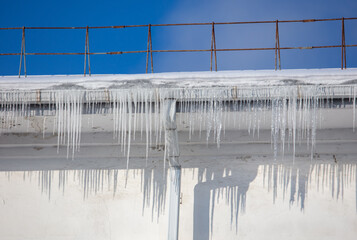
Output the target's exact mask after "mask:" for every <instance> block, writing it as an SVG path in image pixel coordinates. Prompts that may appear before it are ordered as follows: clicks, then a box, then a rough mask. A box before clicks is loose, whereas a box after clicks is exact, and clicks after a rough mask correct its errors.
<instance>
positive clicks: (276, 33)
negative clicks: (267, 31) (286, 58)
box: [275, 20, 281, 71]
mask: <svg viewBox="0 0 357 240" xmlns="http://www.w3.org/2000/svg"><path fill="white" fill-rule="evenodd" d="M278 56H279V70H281V62H280V40H279V20H276V21H275V71H276V70H277V65H278V64H277V61H278Z"/></svg>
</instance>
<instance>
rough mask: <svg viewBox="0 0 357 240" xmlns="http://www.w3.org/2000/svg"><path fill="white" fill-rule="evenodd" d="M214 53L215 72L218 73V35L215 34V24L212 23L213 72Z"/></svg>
mask: <svg viewBox="0 0 357 240" xmlns="http://www.w3.org/2000/svg"><path fill="white" fill-rule="evenodd" d="M213 53H214V64H215V65H214V70H215V71H216V72H217V51H216V34H215V32H214V22H212V36H211V72H212V65H213V64H212V63H213Z"/></svg>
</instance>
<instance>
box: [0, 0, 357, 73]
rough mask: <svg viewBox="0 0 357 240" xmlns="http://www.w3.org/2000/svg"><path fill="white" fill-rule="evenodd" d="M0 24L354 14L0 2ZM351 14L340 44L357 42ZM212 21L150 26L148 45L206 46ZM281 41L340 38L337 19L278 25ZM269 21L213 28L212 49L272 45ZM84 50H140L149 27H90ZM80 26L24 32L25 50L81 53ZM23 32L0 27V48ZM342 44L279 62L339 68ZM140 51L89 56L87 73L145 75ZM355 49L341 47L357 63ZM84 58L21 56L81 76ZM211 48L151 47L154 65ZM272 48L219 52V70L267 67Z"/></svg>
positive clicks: (332, 4)
mask: <svg viewBox="0 0 357 240" xmlns="http://www.w3.org/2000/svg"><path fill="white" fill-rule="evenodd" d="M0 4H1V6H0V26H1V27H21V26H87V25H89V26H102V25H132V24H148V23H151V24H155V23H186V22H212V21H215V22H222V21H254V20H275V19H279V20H287V19H307V18H339V17H357V1H355V0H339V1H332V0H315V1H314V0H310V1H309V0H300V1H296V0H295V1H293V0H274V1H266V0H220V1H218V0H216V1H214V0H206V1H197V0H190V1H189V0H181V1H159V0H156V1H105V0H102V1H93V0H88V1H69V0H62V1H48V0H47V1H42V0H41V1H38V0H33V1H24V0H22V1H19V0H12V1H4V0H3V1H2V2H1V3H0ZM356 29H357V20H355V21H347V22H346V43H347V44H357V31H356ZM210 30H211V28H210V26H191V27H155V28H153V29H152V41H153V49H209V48H210V41H211V40H210V34H211V32H210ZM279 30H280V45H281V47H285V46H286V47H288V46H289V47H290V46H312V45H330V44H331V45H338V44H340V43H341V32H340V31H341V23H340V22H327V23H326V22H324V23H294V24H281V25H280V26H279ZM274 37H275V26H274V25H273V24H264V25H249V26H248V25H239V26H237V25H235V26H233V25H229V26H228V25H225V26H216V42H217V48H245V47H274ZM89 40H90V51H93V52H106V51H125V50H146V41H147V29H146V28H135V29H133V28H132V29H107V30H90V32H89ZM84 41H85V31H84V30H27V32H26V51H27V52H84ZM20 47H21V30H6V31H5V30H4V31H0V52H2V53H6V52H20ZM340 54H341V49H339V48H336V49H321V50H286V51H282V52H281V58H282V68H283V69H289V68H327V67H328V68H330V67H340V65H341V59H340V58H341V56H340ZM145 60H146V55H145V54H126V55H113V56H110V55H103V56H91V68H92V73H93V74H104V73H108V74H111V73H144V72H145ZM356 60H357V47H355V48H348V49H347V64H348V67H357V66H356V65H357V61H356ZM83 63H84V56H27V72H28V74H82V73H83V67H84V66H83ZM18 67H19V56H0V75H16V74H17V73H18ZM209 67H210V53H154V71H155V72H167V71H206V70H209ZM273 68H274V51H260V52H256V51H254V52H253V51H247V52H233V53H218V69H219V70H242V69H243V70H244V69H273Z"/></svg>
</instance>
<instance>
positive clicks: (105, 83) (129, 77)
mask: <svg viewBox="0 0 357 240" xmlns="http://www.w3.org/2000/svg"><path fill="white" fill-rule="evenodd" d="M356 83H357V68H351V69H345V70H341V69H294V70H280V71H274V70H244V71H219V72H173V73H153V74H106V75H92V76H86V77H85V76H83V75H37V76H35V75H33V76H28V77H26V78H25V77H21V78H18V76H1V77H0V86H1V89H2V90H12V89H17V90H38V89H66V88H69V89H76V88H78V89H101V88H102V89H104V88H135V87H145V88H146V87H154V88H161V87H165V88H177V87H179V88H191V87H195V88H196V87H197V88H205V87H229V86H238V87H239V86H244V87H247V86H248V87H249V86H261V87H264V86H280V85H284V86H286V85H307V84H308V85H311V84H313V85H354V84H356Z"/></svg>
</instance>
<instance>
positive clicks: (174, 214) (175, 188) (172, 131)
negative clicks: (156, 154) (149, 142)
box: [164, 99, 181, 240]
mask: <svg viewBox="0 0 357 240" xmlns="http://www.w3.org/2000/svg"><path fill="white" fill-rule="evenodd" d="M164 111H165V112H164V114H165V119H164V120H165V161H166V160H167V161H168V162H169V165H170V202H169V227H168V237H167V239H168V240H178V232H179V217H180V192H181V165H180V163H179V155H180V151H179V146H178V137H177V127H176V100H175V99H165V103H164Z"/></svg>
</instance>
